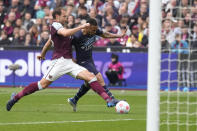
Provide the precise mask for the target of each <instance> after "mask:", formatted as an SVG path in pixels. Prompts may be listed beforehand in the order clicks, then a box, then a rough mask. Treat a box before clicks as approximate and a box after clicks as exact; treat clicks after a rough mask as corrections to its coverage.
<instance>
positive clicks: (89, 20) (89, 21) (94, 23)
mask: <svg viewBox="0 0 197 131" xmlns="http://www.w3.org/2000/svg"><path fill="white" fill-rule="evenodd" d="M86 22H87V23H90V25H94V26H97V25H98V24H97V21H96V20H95V19H93V18H88V19H87V21H86Z"/></svg>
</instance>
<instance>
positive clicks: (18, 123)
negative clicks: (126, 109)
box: [0, 119, 135, 126]
mask: <svg viewBox="0 0 197 131" xmlns="http://www.w3.org/2000/svg"><path fill="white" fill-rule="evenodd" d="M132 120H135V119H111V120H80V121H40V122H16V123H0V126H5V125H39V124H61V123H83V122H104V121H132Z"/></svg>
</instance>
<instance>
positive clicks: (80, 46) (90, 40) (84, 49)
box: [68, 18, 126, 111]
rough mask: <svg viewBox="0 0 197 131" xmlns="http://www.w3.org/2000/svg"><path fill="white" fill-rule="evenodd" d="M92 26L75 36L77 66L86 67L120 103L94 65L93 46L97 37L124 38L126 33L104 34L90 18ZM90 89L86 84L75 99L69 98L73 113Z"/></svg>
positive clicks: (116, 101) (88, 21)
mask: <svg viewBox="0 0 197 131" xmlns="http://www.w3.org/2000/svg"><path fill="white" fill-rule="evenodd" d="M86 22H87V23H89V24H90V26H89V27H87V28H84V29H82V30H80V31H78V32H76V33H75V34H74V35H73V40H72V44H73V45H74V47H75V50H76V62H77V64H79V65H81V66H83V67H85V68H86V69H87V70H88V71H90V72H92V73H93V74H94V75H95V76H96V77H97V79H98V81H99V83H100V84H101V86H103V88H104V89H105V90H106V92H107V94H108V95H109V96H110V97H111V98H112V99H113V100H114V102H115V103H118V102H119V100H116V99H115V98H114V96H113V95H112V93H111V92H110V91H109V89H108V88H107V87H106V85H105V82H104V80H103V77H102V75H101V73H100V72H98V71H97V69H96V66H95V64H94V61H93V58H92V48H93V44H94V43H95V41H96V37H97V36H101V37H103V38H120V37H123V36H124V35H125V33H126V31H125V32H123V34H120V35H119V34H112V33H109V32H103V31H102V30H100V29H98V25H97V21H96V20H95V19H93V18H89V19H87V21H86ZM89 89H90V85H89V84H88V83H84V84H83V85H82V86H81V87H80V88H79V90H78V92H77V93H76V95H75V96H74V97H73V98H69V99H68V102H69V103H70V105H71V106H72V107H73V111H76V106H77V102H78V100H79V99H80V97H82V96H83V95H84V94H86V93H87V92H88V91H89Z"/></svg>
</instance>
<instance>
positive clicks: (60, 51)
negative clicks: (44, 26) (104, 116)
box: [6, 8, 115, 111]
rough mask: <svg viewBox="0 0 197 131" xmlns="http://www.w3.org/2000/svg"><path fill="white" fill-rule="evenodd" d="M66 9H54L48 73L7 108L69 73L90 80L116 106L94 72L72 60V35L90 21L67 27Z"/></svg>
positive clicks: (44, 48) (20, 93)
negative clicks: (65, 25)
mask: <svg viewBox="0 0 197 131" xmlns="http://www.w3.org/2000/svg"><path fill="white" fill-rule="evenodd" d="M65 14H66V10H64V9H62V8H57V9H55V10H54V11H53V14H52V15H53V18H54V21H53V23H52V25H51V28H50V33H51V38H50V39H49V41H51V42H48V43H53V45H54V51H53V56H52V62H51V65H50V66H49V68H48V70H47V72H46V74H45V75H44V76H43V78H42V79H41V80H40V81H38V82H33V83H31V84H29V85H28V86H27V87H25V88H24V89H23V90H22V91H21V92H19V93H18V94H16V95H15V96H14V97H13V98H12V99H11V100H9V101H8V103H7V106H6V109H7V111H10V110H11V109H12V107H13V105H14V104H15V103H16V102H18V101H19V100H20V99H21V98H22V97H23V96H26V95H30V94H32V93H34V92H35V91H38V90H41V89H45V88H47V87H48V86H49V85H50V84H51V83H52V82H53V81H55V80H56V79H58V78H59V77H61V76H63V75H65V74H68V75H71V76H73V77H75V78H77V79H82V80H85V81H86V82H88V84H89V85H90V87H91V88H92V89H93V90H94V91H95V92H97V93H98V94H99V95H100V96H101V97H102V98H103V99H104V100H105V101H106V102H107V106H108V107H111V106H115V103H114V102H113V100H112V99H111V98H110V97H109V95H108V94H107V93H106V92H105V89H104V88H103V87H102V86H101V85H100V84H99V83H98V81H97V78H96V77H95V75H94V74H92V73H90V72H89V71H88V70H87V69H85V68H84V67H82V66H79V65H78V64H76V63H74V62H73V61H72V45H71V40H72V39H71V37H70V36H71V35H73V34H74V33H76V32H77V31H79V30H81V29H84V28H87V27H89V26H90V24H89V23H86V24H83V25H80V26H78V27H76V28H73V29H65V28H64V27H63V24H64V23H65V22H66V15H65ZM46 48H48V46H47V45H46V46H44V47H43V50H42V53H41V54H42V55H41V56H39V57H38V58H39V59H44V57H43V54H46V51H47V49H46Z"/></svg>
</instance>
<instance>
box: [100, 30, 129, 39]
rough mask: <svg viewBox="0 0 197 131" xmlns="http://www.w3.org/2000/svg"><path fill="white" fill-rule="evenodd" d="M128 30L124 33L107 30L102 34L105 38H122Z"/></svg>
mask: <svg viewBox="0 0 197 131" xmlns="http://www.w3.org/2000/svg"><path fill="white" fill-rule="evenodd" d="M126 31H127V30H126ZM126 31H125V32H123V33H122V34H112V33H110V32H107V31H106V32H103V34H102V35H101V37H103V38H121V37H124V36H125V34H126Z"/></svg>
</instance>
